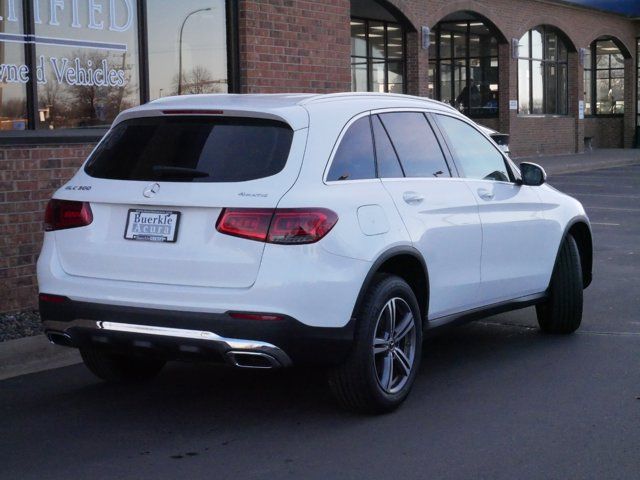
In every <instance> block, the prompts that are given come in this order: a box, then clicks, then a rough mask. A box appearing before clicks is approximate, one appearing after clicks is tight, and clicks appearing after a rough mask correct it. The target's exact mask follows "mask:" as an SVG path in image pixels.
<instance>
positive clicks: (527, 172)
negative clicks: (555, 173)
mask: <svg viewBox="0 0 640 480" xmlns="http://www.w3.org/2000/svg"><path fill="white" fill-rule="evenodd" d="M520 174H521V175H522V185H529V186H531V187H537V186H540V185H542V184H543V183H544V182H546V181H547V174H546V172H545V171H544V168H542V167H541V166H540V165H536V164H535V163H529V162H523V163H521V164H520Z"/></svg>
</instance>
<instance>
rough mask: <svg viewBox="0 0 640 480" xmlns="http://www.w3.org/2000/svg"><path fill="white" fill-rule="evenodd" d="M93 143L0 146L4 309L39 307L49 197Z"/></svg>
mask: <svg viewBox="0 0 640 480" xmlns="http://www.w3.org/2000/svg"><path fill="white" fill-rule="evenodd" d="M92 148H93V145H56V146H38V147H34V146H20V147H4V148H0V312H10V311H18V310H26V309H29V308H35V307H36V305H37V300H38V298H37V291H38V288H37V285H36V277H35V272H36V261H37V258H38V254H39V253H40V247H41V245H42V221H43V216H44V208H45V206H46V204H47V201H48V200H49V198H50V197H51V195H52V194H53V192H54V191H55V190H57V189H58V188H59V187H60V186H61V185H62V184H64V183H65V182H66V181H67V180H68V179H69V178H70V177H71V176H72V175H73V174H74V173H75V172H76V170H77V169H78V167H79V166H80V165H81V164H82V162H83V161H84V160H85V159H86V158H87V155H89V153H90V152H91V149H92Z"/></svg>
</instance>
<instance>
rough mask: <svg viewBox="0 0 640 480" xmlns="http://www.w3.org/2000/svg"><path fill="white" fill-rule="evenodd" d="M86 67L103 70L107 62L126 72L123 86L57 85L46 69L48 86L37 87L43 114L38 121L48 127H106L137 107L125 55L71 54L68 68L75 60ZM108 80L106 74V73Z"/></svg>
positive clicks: (134, 90) (106, 73) (113, 67)
mask: <svg viewBox="0 0 640 480" xmlns="http://www.w3.org/2000/svg"><path fill="white" fill-rule="evenodd" d="M76 58H77V59H79V60H80V65H81V66H82V67H83V68H85V69H86V68H87V67H88V65H89V62H91V68H93V69H96V68H102V62H103V60H105V59H106V60H107V65H108V68H109V69H114V70H123V71H124V72H125V85H124V86H123V87H115V86H114V87H106V86H97V85H69V84H67V83H59V82H58V80H57V78H56V76H55V73H54V72H53V68H49V69H48V75H47V83H46V84H42V85H40V86H39V104H40V105H39V107H40V110H41V111H43V112H45V115H44V116H45V118H42V117H41V118H40V120H41V121H43V123H44V124H45V125H47V126H48V127H49V128H62V127H91V126H101V125H108V124H109V123H111V120H113V119H114V118H115V117H116V116H117V115H118V113H119V112H121V111H122V110H126V109H127V108H130V107H133V106H135V105H136V104H137V97H136V93H137V87H136V86H135V85H134V86H131V84H130V80H131V70H132V68H133V66H132V64H131V63H127V57H126V52H123V53H110V54H105V53H102V52H86V51H80V52H74V53H73V54H72V55H70V58H69V66H71V67H73V66H74V63H75V59H76ZM105 77H108V72H105Z"/></svg>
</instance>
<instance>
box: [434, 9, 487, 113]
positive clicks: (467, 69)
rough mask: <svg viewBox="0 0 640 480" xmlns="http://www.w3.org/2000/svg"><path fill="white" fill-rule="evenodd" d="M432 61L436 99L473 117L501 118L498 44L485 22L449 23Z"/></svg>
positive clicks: (438, 31)
mask: <svg viewBox="0 0 640 480" xmlns="http://www.w3.org/2000/svg"><path fill="white" fill-rule="evenodd" d="M434 31H435V41H436V44H437V45H438V46H439V48H435V49H434V50H433V52H434V53H436V56H430V57H429V71H430V72H434V73H433V75H432V74H431V73H430V77H429V78H430V79H434V80H435V81H434V84H435V85H434V93H433V96H434V97H435V98H437V99H438V100H441V101H443V102H447V103H449V104H451V105H453V106H455V107H456V108H458V109H459V110H460V111H462V112H464V113H465V114H466V115H468V116H470V117H492V116H497V115H498V40H497V38H496V37H495V35H494V34H493V33H492V32H491V30H490V29H489V28H488V27H487V26H486V25H485V24H484V23H482V22H481V21H475V20H461V21H457V20H445V21H442V22H440V23H438V25H436V27H435V28H434Z"/></svg>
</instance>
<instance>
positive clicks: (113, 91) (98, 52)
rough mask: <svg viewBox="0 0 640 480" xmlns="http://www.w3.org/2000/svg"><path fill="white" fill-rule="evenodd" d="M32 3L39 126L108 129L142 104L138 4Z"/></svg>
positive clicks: (128, 1)
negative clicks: (126, 113)
mask: <svg viewBox="0 0 640 480" xmlns="http://www.w3.org/2000/svg"><path fill="white" fill-rule="evenodd" d="M33 5H34V24H35V35H36V37H37V38H39V41H37V42H36V47H35V56H36V69H37V72H38V77H39V78H38V112H37V115H38V117H37V120H38V127H39V128H48V129H57V128H78V127H104V126H108V125H109V124H110V123H111V122H112V121H113V119H114V118H115V117H116V115H118V113H120V112H121V111H122V110H125V109H127V108H130V107H133V106H135V105H138V104H139V103H140V72H139V64H140V56H139V53H138V19H137V5H136V0H115V1H111V2H104V3H98V2H96V3H93V4H92V3H91V2H71V3H68V2H52V1H47V0H35V1H34V4H33ZM92 5H93V6H92ZM98 7H99V8H98Z"/></svg>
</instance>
